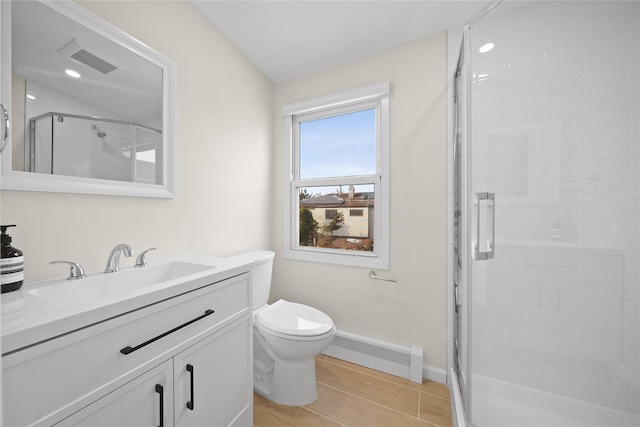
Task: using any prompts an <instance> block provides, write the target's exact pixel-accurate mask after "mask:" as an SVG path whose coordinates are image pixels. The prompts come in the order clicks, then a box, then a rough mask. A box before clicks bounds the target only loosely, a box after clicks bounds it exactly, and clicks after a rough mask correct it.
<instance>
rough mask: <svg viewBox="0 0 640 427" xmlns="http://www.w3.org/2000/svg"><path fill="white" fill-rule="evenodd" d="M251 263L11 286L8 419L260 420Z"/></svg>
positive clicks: (128, 422)
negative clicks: (254, 388) (254, 363)
mask: <svg viewBox="0 0 640 427" xmlns="http://www.w3.org/2000/svg"><path fill="white" fill-rule="evenodd" d="M250 270H251V265H247V264H246V261H244V263H243V262H242V261H240V260H239V259H238V260H234V257H229V258H209V257H201V256H184V257H179V258H174V259H171V260H167V261H164V262H158V263H156V265H152V266H150V267H144V268H138V269H133V268H129V269H123V270H122V271H120V272H117V273H111V274H103V273H95V274H93V275H89V277H88V278H87V279H80V280H69V281H67V280H64V279H62V280H57V281H50V282H42V283H36V284H25V285H24V286H23V288H22V289H21V290H19V291H16V292H13V293H7V294H3V295H2V316H3V319H2V320H3V322H2V420H1V424H2V425H3V426H27V425H37V426H51V425H56V426H70V425H91V426H109V427H113V426H150V427H156V426H230V425H233V426H251V425H252V424H253V394H252V323H251V322H252V320H251V272H250ZM136 283H138V284H140V285H139V286H137V285H136ZM121 284H124V285H121ZM56 287H57V288H56Z"/></svg>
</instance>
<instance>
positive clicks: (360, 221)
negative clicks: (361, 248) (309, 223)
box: [309, 206, 371, 237]
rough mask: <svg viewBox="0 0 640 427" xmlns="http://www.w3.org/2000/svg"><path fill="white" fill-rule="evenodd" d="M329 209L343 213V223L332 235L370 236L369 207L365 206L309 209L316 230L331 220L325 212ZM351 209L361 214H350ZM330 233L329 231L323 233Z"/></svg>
mask: <svg viewBox="0 0 640 427" xmlns="http://www.w3.org/2000/svg"><path fill="white" fill-rule="evenodd" d="M327 209H329V210H337V211H338V212H342V213H343V214H344V224H343V225H342V227H340V228H339V229H338V230H335V231H334V232H333V235H334V236H340V237H370V236H371V235H370V234H369V209H368V208H367V207H366V206H365V207H348V208H343V207H335V208H314V209H309V210H310V211H311V213H312V214H313V219H315V220H316V221H317V223H318V231H319V232H322V231H321V230H320V229H321V228H322V227H324V226H326V225H327V224H329V223H330V222H331V220H329V219H326V212H327ZM351 210H361V211H362V216H351V215H350V211H351ZM324 234H330V233H324Z"/></svg>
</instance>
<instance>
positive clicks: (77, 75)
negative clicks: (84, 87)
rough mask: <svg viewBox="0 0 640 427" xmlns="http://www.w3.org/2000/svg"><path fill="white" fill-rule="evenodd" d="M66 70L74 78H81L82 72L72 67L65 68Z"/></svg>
mask: <svg viewBox="0 0 640 427" xmlns="http://www.w3.org/2000/svg"><path fill="white" fill-rule="evenodd" d="M64 72H65V73H66V74H67V76H69V77H73V78H74V79H79V78H80V73H79V72H77V71H74V70H71V69H68V68H67V69H66V70H64Z"/></svg>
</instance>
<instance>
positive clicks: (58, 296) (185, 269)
mask: <svg viewBox="0 0 640 427" xmlns="http://www.w3.org/2000/svg"><path fill="white" fill-rule="evenodd" d="M213 268H215V267H213V266H211V265H205V264H195V263H190V262H182V261H173V262H169V263H166V264H159V265H152V266H148V267H142V268H130V269H126V270H122V271H119V272H117V273H96V274H94V275H89V277H87V278H86V279H79V280H67V281H63V282H56V283H51V284H48V285H45V286H42V287H39V288H36V289H31V290H29V291H27V292H28V293H30V294H31V295H33V296H35V297H37V298H40V299H41V300H44V301H46V302H47V303H49V304H53V305H55V306H58V307H61V308H69V307H76V306H80V305H94V304H104V303H108V302H112V301H117V300H122V299H124V298H129V297H132V296H135V295H139V294H142V293H145V289H146V288H150V287H154V288H155V287H156V286H158V285H161V284H162V283H165V282H169V281H171V280H175V279H181V278H185V277H187V276H190V275H192V274H197V273H201V272H203V271H207V270H211V269H213Z"/></svg>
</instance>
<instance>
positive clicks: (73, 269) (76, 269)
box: [49, 261, 87, 280]
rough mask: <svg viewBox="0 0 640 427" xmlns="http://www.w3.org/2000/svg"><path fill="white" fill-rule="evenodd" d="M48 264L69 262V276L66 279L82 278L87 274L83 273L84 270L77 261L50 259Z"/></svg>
mask: <svg viewBox="0 0 640 427" xmlns="http://www.w3.org/2000/svg"><path fill="white" fill-rule="evenodd" d="M49 264H69V267H70V270H69V277H67V280H77V279H84V278H86V277H87V275H86V274H85V273H84V270H83V269H82V266H80V264H78V263H77V262H72V261H51V262H50V263H49Z"/></svg>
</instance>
